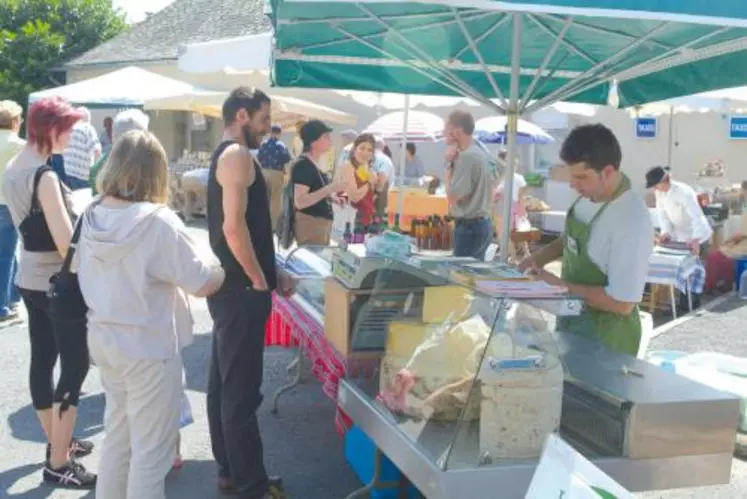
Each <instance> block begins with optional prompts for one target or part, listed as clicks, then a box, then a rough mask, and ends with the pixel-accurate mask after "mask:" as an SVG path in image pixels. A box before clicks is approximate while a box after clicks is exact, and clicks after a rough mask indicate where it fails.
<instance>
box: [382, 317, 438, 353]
mask: <svg viewBox="0 0 747 499" xmlns="http://www.w3.org/2000/svg"><path fill="white" fill-rule="evenodd" d="M437 330H438V326H436V325H428V324H423V323H420V322H405V321H392V322H391V323H390V324H389V334H388V335H387V338H386V355H388V356H391V357H400V358H406V359H409V358H410V357H412V355H413V354H414V353H415V349H416V348H418V346H420V344H422V343H423V342H424V341H425V340H426V338H428V336H429V335H430V334H433V333H434V332H435V331H437Z"/></svg>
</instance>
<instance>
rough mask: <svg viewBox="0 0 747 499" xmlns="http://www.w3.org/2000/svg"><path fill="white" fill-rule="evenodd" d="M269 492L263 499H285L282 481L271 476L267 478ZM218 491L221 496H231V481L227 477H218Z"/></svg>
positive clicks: (232, 490)
mask: <svg viewBox="0 0 747 499" xmlns="http://www.w3.org/2000/svg"><path fill="white" fill-rule="evenodd" d="M269 482H270V485H269V490H268V492H267V494H268V495H266V496H265V497H264V498H263V499H285V497H286V496H285V491H284V490H283V479H282V478H280V477H279V476H271V477H270V478H269ZM218 490H219V491H220V492H221V493H223V494H233V493H234V488H233V480H231V478H229V477H227V476H219V477H218Z"/></svg>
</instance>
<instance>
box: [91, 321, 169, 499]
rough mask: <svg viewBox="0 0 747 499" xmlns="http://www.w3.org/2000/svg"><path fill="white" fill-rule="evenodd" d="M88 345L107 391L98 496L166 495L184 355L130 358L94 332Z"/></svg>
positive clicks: (143, 498) (137, 498)
mask: <svg viewBox="0 0 747 499" xmlns="http://www.w3.org/2000/svg"><path fill="white" fill-rule="evenodd" d="M88 343H89V349H90V351H91V356H92V357H93V359H94V361H95V362H96V365H97V366H98V368H99V372H100V373H101V382H102V384H103V385H104V391H105V393H106V411H105V414H104V429H105V431H106V435H105V436H104V443H103V446H102V450H101V463H100V464H99V473H98V482H97V485H96V498H97V499H165V497H166V491H165V481H166V474H167V473H168V472H169V470H171V466H172V464H173V462H174V457H175V455H176V439H177V435H178V432H179V417H180V412H181V411H180V408H181V396H182V359H181V357H180V356H176V357H174V358H172V359H170V360H167V361H159V360H136V359H130V358H127V357H124V356H123V355H122V354H121V352H120V351H119V350H118V349H117V348H114V347H112V346H110V345H108V344H107V343H108V342H106V339H105V338H101V337H99V336H98V335H97V334H96V333H93V334H89V336H88Z"/></svg>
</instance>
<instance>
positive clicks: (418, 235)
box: [412, 220, 423, 250]
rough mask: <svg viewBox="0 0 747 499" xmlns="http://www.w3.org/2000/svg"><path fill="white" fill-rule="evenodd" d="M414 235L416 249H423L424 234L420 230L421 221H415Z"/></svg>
mask: <svg viewBox="0 0 747 499" xmlns="http://www.w3.org/2000/svg"><path fill="white" fill-rule="evenodd" d="M412 234H413V236H415V247H416V248H417V249H418V250H420V249H422V248H423V232H422V231H421V230H420V220H413V222H412Z"/></svg>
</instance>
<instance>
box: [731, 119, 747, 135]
mask: <svg viewBox="0 0 747 499" xmlns="http://www.w3.org/2000/svg"><path fill="white" fill-rule="evenodd" d="M729 138H730V139H747V116H732V117H731V118H729Z"/></svg>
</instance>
